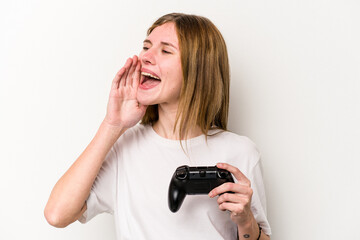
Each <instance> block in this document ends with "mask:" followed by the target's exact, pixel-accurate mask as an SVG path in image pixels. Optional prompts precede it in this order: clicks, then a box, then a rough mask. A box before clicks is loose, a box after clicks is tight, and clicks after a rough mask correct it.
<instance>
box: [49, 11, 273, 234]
mask: <svg viewBox="0 0 360 240" xmlns="http://www.w3.org/2000/svg"><path fill="white" fill-rule="evenodd" d="M143 44H144V45H143V50H142V51H141V53H140V55H139V58H138V57H137V56H134V57H133V58H129V59H128V60H127V62H126V63H125V66H124V67H123V68H121V69H120V71H119V72H118V73H117V74H116V76H115V78H114V80H113V83H112V86H111V92H110V97H109V102H108V107H107V113H106V116H105V118H104V120H103V122H102V124H101V125H100V128H99V130H98V132H97V133H96V135H95V137H94V138H93V140H92V141H91V142H90V144H89V145H88V147H87V148H86V149H85V150H84V152H83V153H82V154H81V155H80V156H79V158H78V159H77V160H76V161H75V163H74V164H73V165H72V166H71V167H70V169H69V170H68V171H67V172H66V173H65V174H64V176H62V177H61V179H60V180H59V181H58V182H57V183H56V185H55V187H54V189H53V191H52V193H51V195H50V198H49V201H48V203H47V205H46V208H45V217H46V219H47V221H48V222H49V223H50V224H51V225H53V226H56V227H65V226H67V225H68V224H70V223H72V222H74V221H76V220H79V221H80V222H86V221H89V220H90V219H91V218H92V217H94V216H95V215H97V214H99V213H102V212H109V213H112V214H114V219H115V226H116V231H117V236H118V238H120V239H221V238H223V239H244V238H248V239H269V236H268V235H270V234H271V230H270V227H269V224H268V221H267V219H266V213H265V212H266V206H265V205H266V203H265V195H264V188H263V183H262V177H261V172H260V166H259V164H260V162H259V153H258V151H257V150H256V148H255V146H254V144H253V143H252V142H251V141H250V140H249V139H248V138H246V137H242V136H238V135H236V134H233V133H230V132H228V131H226V125H227V117H228V104H229V66H228V57H227V50H226V45H225V42H224V40H223V38H222V36H221V34H220V32H219V31H218V29H217V28H216V27H215V26H214V25H213V24H212V23H211V22H210V21H209V20H208V19H206V18H204V17H199V16H194V15H186V14H177V13H173V14H167V15H164V16H163V17H161V18H160V19H158V20H157V21H156V22H155V23H154V24H153V25H152V26H151V27H150V28H149V30H148V35H147V37H146V39H145V40H144V43H143ZM140 120H141V124H137V123H138V122H139V121H140ZM184 146H185V148H184ZM218 162H223V163H219V164H217V163H218ZM216 164H217V167H219V168H222V169H226V170H228V171H230V172H231V173H232V174H233V176H234V178H235V179H236V180H235V183H226V184H223V185H220V186H219V187H217V188H215V189H213V190H212V191H211V192H210V193H209V195H208V196H207V195H191V196H187V197H186V199H185V200H184V203H183V204H182V206H181V209H180V210H179V211H178V212H177V213H172V212H171V211H170V210H169V208H168V204H167V200H168V199H167V196H168V192H167V191H168V186H169V182H170V180H171V177H172V174H173V173H174V171H175V169H176V168H177V167H178V166H181V165H191V166H194V165H198V166H214V165H216ZM226 192H232V193H226ZM222 193H224V194H222ZM220 194H221V195H220ZM219 195H220V196H219Z"/></svg>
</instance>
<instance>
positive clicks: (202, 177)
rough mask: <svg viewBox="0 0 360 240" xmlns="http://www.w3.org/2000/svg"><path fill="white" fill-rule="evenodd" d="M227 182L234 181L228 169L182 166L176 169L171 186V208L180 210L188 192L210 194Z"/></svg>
mask: <svg viewBox="0 0 360 240" xmlns="http://www.w3.org/2000/svg"><path fill="white" fill-rule="evenodd" d="M226 182H234V179H233V177H232V176H231V173H230V172H229V171H227V170H224V169H220V168H217V167H216V166H214V167H189V166H187V165H184V166H180V167H178V168H177V169H176V171H175V173H174V175H173V177H172V179H171V182H170V186H169V199H168V200H169V201H168V203H169V208H170V210H171V211H172V212H176V211H177V210H179V208H180V206H181V204H182V202H183V201H184V198H185V196H186V194H189V195H195V194H208V193H209V192H210V191H211V190H212V189H214V188H216V187H217V186H220V185H221V184H223V183H226Z"/></svg>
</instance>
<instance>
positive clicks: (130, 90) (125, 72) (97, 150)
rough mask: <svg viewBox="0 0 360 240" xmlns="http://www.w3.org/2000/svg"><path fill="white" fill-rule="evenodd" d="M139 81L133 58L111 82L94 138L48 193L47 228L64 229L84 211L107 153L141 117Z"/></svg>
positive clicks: (136, 66) (143, 107)
mask: <svg viewBox="0 0 360 240" xmlns="http://www.w3.org/2000/svg"><path fill="white" fill-rule="evenodd" d="M139 78H140V61H138V59H137V57H136V56H134V58H133V59H128V61H127V62H126V64H125V66H124V67H123V68H121V69H120V71H119V72H118V73H117V74H116V76H115V78H114V80H113V82H112V87H111V92H110V97H109V102H108V107H107V114H106V116H105V119H104V121H103V122H102V123H101V125H100V127H99V130H98V131H97V133H96V135H95V137H94V138H93V139H92V141H91V142H90V144H89V145H88V146H87V147H86V149H85V150H84V152H83V153H82V154H81V155H80V156H79V157H78V159H77V160H76V161H75V162H74V163H73V165H72V166H71V167H70V168H69V169H68V170H67V171H66V173H65V174H64V175H63V176H62V177H61V178H60V180H59V181H58V182H57V183H56V184H55V186H54V188H53V190H52V192H51V194H50V197H49V200H48V202H47V204H46V207H45V210H44V214H45V218H46V220H47V221H48V222H49V223H50V224H51V225H53V226H55V227H66V226H67V225H69V224H71V223H73V222H74V221H76V220H77V219H79V217H80V216H81V215H82V214H83V213H84V212H85V211H86V209H87V206H86V199H87V198H88V196H89V194H90V190H91V187H92V185H93V183H94V181H95V179H96V176H97V174H98V173H99V171H100V168H101V166H102V164H103V161H104V160H105V157H106V155H107V153H108V152H109V151H110V149H111V147H112V146H113V145H114V143H115V142H116V141H117V139H118V138H119V137H120V136H121V135H122V134H123V133H124V132H125V130H126V129H128V128H130V127H132V126H134V125H135V124H136V123H137V122H138V121H139V120H140V119H141V118H142V116H143V115H144V114H145V110H146V106H140V105H139V103H138V102H137V99H136V93H137V86H138V83H139Z"/></svg>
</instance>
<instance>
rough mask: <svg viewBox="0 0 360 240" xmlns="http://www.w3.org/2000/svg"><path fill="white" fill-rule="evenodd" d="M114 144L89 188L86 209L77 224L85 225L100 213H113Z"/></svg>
mask: <svg viewBox="0 0 360 240" xmlns="http://www.w3.org/2000/svg"><path fill="white" fill-rule="evenodd" d="M115 148H116V144H115V145H114V146H113V147H112V148H111V150H110V151H109V153H108V154H107V156H106V158H105V160H104V163H103V165H102V166H101V169H100V171H99V173H98V175H97V177H96V179H95V182H94V184H93V186H92V188H91V191H90V195H89V197H88V199H87V200H86V205H87V209H86V211H85V212H84V214H83V215H82V216H81V217H80V218H79V222H81V223H86V222H88V221H90V220H91V219H92V218H93V217H95V216H96V215H98V214H100V213H104V212H107V213H111V214H113V212H114V207H115V202H116V189H117V188H116V182H117V180H116V179H117V161H118V154H117V152H116V149H115Z"/></svg>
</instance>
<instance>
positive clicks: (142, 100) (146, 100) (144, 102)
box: [137, 96, 158, 106]
mask: <svg viewBox="0 0 360 240" xmlns="http://www.w3.org/2000/svg"><path fill="white" fill-rule="evenodd" d="M137 100H138V102H139V103H140V104H141V105H145V106H149V105H155V104H158V102H156V101H155V100H154V99H153V98H151V97H147V96H137Z"/></svg>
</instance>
